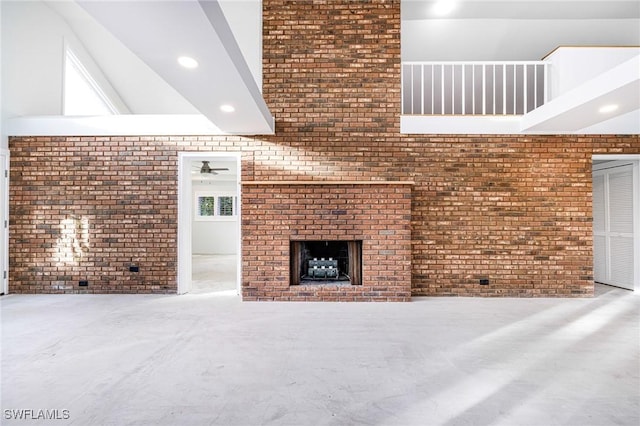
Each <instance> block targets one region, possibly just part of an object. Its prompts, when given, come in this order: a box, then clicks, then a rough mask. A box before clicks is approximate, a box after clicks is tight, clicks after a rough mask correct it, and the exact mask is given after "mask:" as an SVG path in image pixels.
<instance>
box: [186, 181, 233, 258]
mask: <svg viewBox="0 0 640 426" xmlns="http://www.w3.org/2000/svg"><path fill="white" fill-rule="evenodd" d="M203 190H213V191H224V192H231V193H234V194H236V195H237V187H236V183H235V182H215V181H214V182H209V183H207V182H205V183H202V182H200V181H197V180H195V181H193V185H192V197H191V199H192V202H194V201H193V200H195V194H196V193H197V192H199V191H203ZM194 214H195V212H194ZM238 228H239V227H238V219H237V218H236V219H235V220H224V221H197V220H193V222H192V228H191V230H192V239H191V242H192V246H191V249H192V252H193V254H236V253H237V248H238V240H239V238H240V235H239V233H238V232H239V231H238Z"/></svg>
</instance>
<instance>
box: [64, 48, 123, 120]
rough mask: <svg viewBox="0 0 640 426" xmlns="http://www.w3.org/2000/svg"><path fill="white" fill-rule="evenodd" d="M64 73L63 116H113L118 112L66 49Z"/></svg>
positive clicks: (71, 52) (82, 66) (76, 58)
mask: <svg viewBox="0 0 640 426" xmlns="http://www.w3.org/2000/svg"><path fill="white" fill-rule="evenodd" d="M64 69H65V73H64V111H63V114H64V115H113V114H118V110H117V109H116V108H115V107H114V106H113V104H112V103H111V102H110V101H109V98H107V96H106V95H105V94H104V92H103V91H102V89H100V86H99V85H98V83H96V81H95V80H94V78H93V77H91V74H89V72H88V71H87V69H86V68H85V67H84V65H82V62H80V60H79V59H78V57H77V56H76V55H75V54H74V53H73V51H71V49H69V48H67V49H66V51H65V68H64Z"/></svg>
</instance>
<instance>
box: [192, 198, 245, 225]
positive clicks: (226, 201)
mask: <svg viewBox="0 0 640 426" xmlns="http://www.w3.org/2000/svg"><path fill="white" fill-rule="evenodd" d="M237 204H238V197H236V196H235V195H227V194H218V193H210V192H198V193H196V206H195V207H196V209H195V213H196V214H195V219H196V220H230V219H233V218H235V217H236V216H237V214H238V213H237V210H238V206H237Z"/></svg>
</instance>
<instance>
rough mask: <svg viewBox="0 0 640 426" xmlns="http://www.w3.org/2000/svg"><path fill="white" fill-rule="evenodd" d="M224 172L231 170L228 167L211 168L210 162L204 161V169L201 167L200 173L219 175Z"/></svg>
mask: <svg viewBox="0 0 640 426" xmlns="http://www.w3.org/2000/svg"><path fill="white" fill-rule="evenodd" d="M224 170H229V168H227V167H216V168H213V167H211V166H209V162H208V161H203V162H202V167H200V173H203V174H204V173H209V174H212V175H217V174H218V172H220V171H224Z"/></svg>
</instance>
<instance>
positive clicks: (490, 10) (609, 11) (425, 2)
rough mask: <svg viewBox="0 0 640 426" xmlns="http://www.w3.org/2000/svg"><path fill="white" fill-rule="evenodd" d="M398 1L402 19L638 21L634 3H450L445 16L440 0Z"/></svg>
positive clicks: (470, 0) (503, 0)
mask: <svg viewBox="0 0 640 426" xmlns="http://www.w3.org/2000/svg"><path fill="white" fill-rule="evenodd" d="M401 1H402V20H417V19H418V20H419V19H443V18H446V19H544V20H549V19H597V20H600V19H629V18H635V19H638V18H640V2H638V1H637V0H586V1H585V0H535V1H531V0H497V1H496V0H493V1H487V0H450V1H448V3H450V4H451V12H450V13H448V14H446V15H445V16H443V15H442V14H439V13H437V10H438V9H437V8H435V7H434V6H435V5H436V3H441V2H442V1H441V0H439V1H436V0H401ZM445 2H446V0H445Z"/></svg>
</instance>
